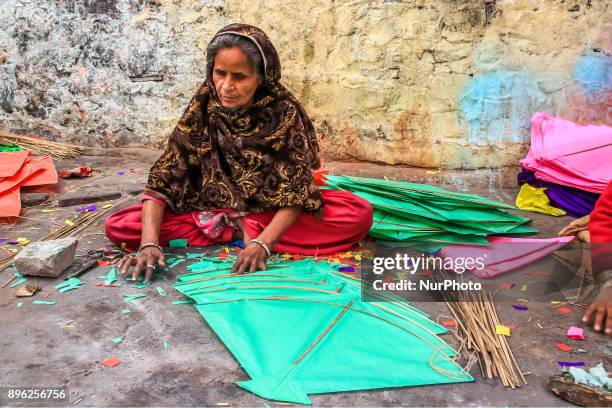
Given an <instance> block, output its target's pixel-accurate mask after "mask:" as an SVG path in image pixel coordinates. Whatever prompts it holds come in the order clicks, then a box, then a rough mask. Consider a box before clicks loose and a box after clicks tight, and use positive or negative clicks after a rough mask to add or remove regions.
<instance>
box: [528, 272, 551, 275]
mask: <svg viewBox="0 0 612 408" xmlns="http://www.w3.org/2000/svg"><path fill="white" fill-rule="evenodd" d="M527 275H531V276H550V272H527Z"/></svg>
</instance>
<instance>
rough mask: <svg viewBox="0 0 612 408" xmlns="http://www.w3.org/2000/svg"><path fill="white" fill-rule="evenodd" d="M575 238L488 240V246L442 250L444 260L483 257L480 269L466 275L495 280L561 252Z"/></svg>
mask: <svg viewBox="0 0 612 408" xmlns="http://www.w3.org/2000/svg"><path fill="white" fill-rule="evenodd" d="M574 238H575V237H573V236H570V237H559V238H546V239H538V238H508V237H488V238H487V241H489V245H487V246H482V245H480V246H479V245H451V246H447V247H444V248H442V250H441V253H442V256H443V257H447V258H454V259H456V258H461V257H465V258H467V257H469V258H474V259H475V258H477V257H482V258H484V262H483V263H484V265H485V267H484V268H483V269H476V268H473V269H471V270H468V272H470V273H472V274H474V275H476V276H478V277H479V278H483V279H488V278H494V277H496V276H498V275H501V274H503V273H506V272H510V271H512V270H514V269H518V268H521V267H523V266H525V265H529V264H530V263H532V262H535V261H537V260H538V259H541V258H544V257H545V256H547V255H549V254H552V253H553V252H555V251H557V250H559V249H561V248H562V247H564V246H565V245H567V244H568V243H569V242H571V241H572V240H573V239H574Z"/></svg>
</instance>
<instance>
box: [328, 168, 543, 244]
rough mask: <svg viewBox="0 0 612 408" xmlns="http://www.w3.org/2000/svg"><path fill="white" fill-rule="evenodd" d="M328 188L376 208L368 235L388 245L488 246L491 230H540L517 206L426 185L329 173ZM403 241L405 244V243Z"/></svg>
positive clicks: (498, 231)
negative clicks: (519, 213) (536, 228)
mask: <svg viewBox="0 0 612 408" xmlns="http://www.w3.org/2000/svg"><path fill="white" fill-rule="evenodd" d="M326 182H327V186H326V187H327V188H330V189H333V190H345V191H350V192H352V193H353V194H355V195H357V196H359V197H361V198H363V199H365V200H367V201H368V202H369V203H370V204H372V207H373V208H374V224H373V225H372V227H371V228H370V231H369V234H370V235H371V236H372V237H373V238H375V239H376V240H377V241H378V242H380V243H382V244H384V245H388V246H407V245H410V244H411V243H412V244H414V243H434V244H440V246H442V245H443V244H447V243H468V244H472V245H474V244H482V245H486V244H487V240H486V239H485V238H486V237H487V236H489V235H499V234H503V235H509V234H526V233H533V232H537V230H535V229H534V228H532V227H530V226H527V225H525V224H526V223H528V222H529V221H530V219H529V218H527V217H523V216H519V215H514V214H510V213H508V212H507V211H506V210H510V209H514V207H513V206H511V205H508V204H504V203H501V202H497V201H494V200H490V199H488V198H485V197H480V196H477V195H474V194H463V193H454V192H451V191H446V190H444V189H441V188H438V187H434V186H429V185H426V184H415V183H407V182H403V181H393V180H384V179H374V178H364V177H349V176H328V179H327V181H326ZM404 244H405V245H404Z"/></svg>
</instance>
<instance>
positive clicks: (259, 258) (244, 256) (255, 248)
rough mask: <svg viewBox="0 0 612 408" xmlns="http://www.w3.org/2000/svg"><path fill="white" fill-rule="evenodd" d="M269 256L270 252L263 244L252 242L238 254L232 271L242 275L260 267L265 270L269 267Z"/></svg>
mask: <svg viewBox="0 0 612 408" xmlns="http://www.w3.org/2000/svg"><path fill="white" fill-rule="evenodd" d="M267 258H268V254H267V253H266V250H265V249H263V247H262V246H261V245H259V244H257V243H255V242H250V243H249V244H247V246H245V247H244V249H243V250H242V252H240V254H239V255H238V259H236V263H234V267H233V268H232V273H237V274H239V275H242V274H244V273H247V272H249V273H253V272H255V271H257V270H258V269H260V270H262V271H265V270H266V269H268V267H267V266H266V260H267Z"/></svg>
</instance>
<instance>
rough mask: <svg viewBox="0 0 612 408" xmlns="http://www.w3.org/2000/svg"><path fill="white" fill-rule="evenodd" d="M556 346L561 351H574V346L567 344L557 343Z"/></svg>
mask: <svg viewBox="0 0 612 408" xmlns="http://www.w3.org/2000/svg"><path fill="white" fill-rule="evenodd" d="M555 346H556V347H557V348H558V349H559V350H561V351H572V348H571V347H570V346H568V345H567V344H563V343H557V344H555Z"/></svg>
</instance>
